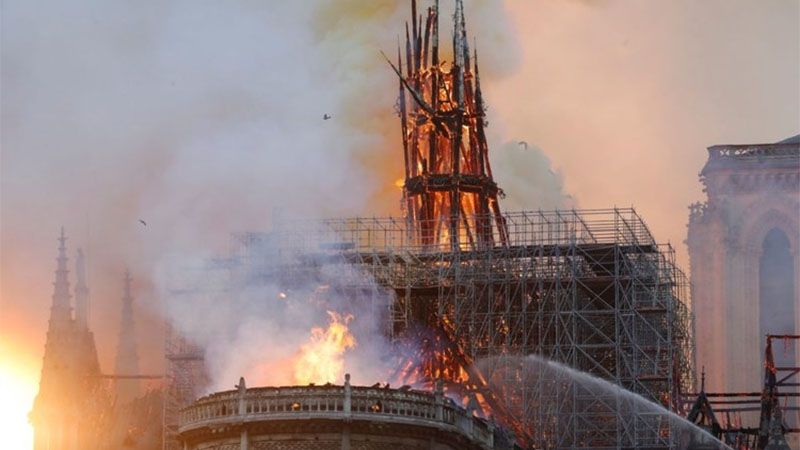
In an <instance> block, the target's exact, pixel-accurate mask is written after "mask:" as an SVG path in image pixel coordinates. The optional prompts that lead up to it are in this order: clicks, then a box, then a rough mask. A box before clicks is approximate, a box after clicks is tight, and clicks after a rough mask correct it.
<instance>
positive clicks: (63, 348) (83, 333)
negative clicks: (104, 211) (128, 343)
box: [30, 228, 100, 450]
mask: <svg viewBox="0 0 800 450" xmlns="http://www.w3.org/2000/svg"><path fill="white" fill-rule="evenodd" d="M66 241H67V238H66V237H65V236H64V229H63V228H62V229H61V236H60V238H59V247H58V258H57V259H56V261H57V265H56V280H55V283H53V301H52V306H51V307H50V323H49V326H48V330H47V341H46V343H45V351H44V360H43V362H42V375H41V379H40V382H39V393H38V394H37V396H36V400H35V401H34V404H33V409H32V411H31V413H30V421H31V423H32V425H33V429H34V450H48V449H65V450H72V449H74V450H78V449H83V448H90V445H91V444H92V443H93V442H96V434H95V433H96V432H97V430H98V423H97V420H99V419H98V417H97V415H96V414H94V411H96V409H95V407H96V399H97V394H98V392H99V387H100V378H99V375H100V365H99V363H98V360H97V350H96V348H95V344H94V335H93V334H92V332H91V331H89V329H88V327H87V326H83V325H82V326H78V323H77V321H76V320H74V319H73V318H72V306H71V304H70V300H71V295H70V284H69V278H68V275H69V271H68V270H67V249H66ZM81 259H82V258H80V256H79V260H81ZM78 270H79V271H80V270H82V269H78ZM79 284H80V281H79ZM87 292H88V288H87Z"/></svg>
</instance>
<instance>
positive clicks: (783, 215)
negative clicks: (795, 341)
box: [686, 135, 800, 392]
mask: <svg viewBox="0 0 800 450" xmlns="http://www.w3.org/2000/svg"><path fill="white" fill-rule="evenodd" d="M708 154H709V156H708V161H707V162H706V164H705V166H704V167H703V169H702V171H701V173H700V181H701V182H702V183H703V186H704V191H705V193H706V195H707V199H706V201H705V202H702V203H695V204H693V205H691V206H690V214H689V225H688V236H687V241H686V243H687V245H688V249H689V257H690V265H691V285H692V306H693V311H694V314H695V338H696V345H697V355H696V357H697V360H696V362H697V368H698V371H699V370H700V369H699V368H700V367H705V372H706V374H707V375H706V380H707V387H708V389H709V390H710V391H727V392H734V391H749V390H753V389H758V388H759V386H760V385H761V382H762V380H761V377H762V375H763V358H762V357H759V355H761V356H763V352H764V344H765V336H766V334H800V282H799V281H800V272H799V270H800V251H798V246H800V189H799V187H800V135H798V136H795V137H793V138H789V139H786V140H784V141H781V142H778V143H775V144H756V145H749V144H748V145H715V146H712V147H709V148H708ZM798 352H800V349H798V348H793V347H789V346H788V344H787V347H786V348H784V349H776V351H775V353H776V365H777V366H784V367H785V366H797V365H798V362H799V361H800V358H799V357H798V356H800V355H798Z"/></svg>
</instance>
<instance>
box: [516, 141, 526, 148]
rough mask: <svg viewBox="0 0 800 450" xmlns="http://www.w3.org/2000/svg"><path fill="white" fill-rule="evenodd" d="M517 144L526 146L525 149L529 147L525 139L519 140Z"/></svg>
mask: <svg viewBox="0 0 800 450" xmlns="http://www.w3.org/2000/svg"><path fill="white" fill-rule="evenodd" d="M517 145H519V146H520V147H523V148H525V150H527V149H528V143H527V142H525V141H519V142H517Z"/></svg>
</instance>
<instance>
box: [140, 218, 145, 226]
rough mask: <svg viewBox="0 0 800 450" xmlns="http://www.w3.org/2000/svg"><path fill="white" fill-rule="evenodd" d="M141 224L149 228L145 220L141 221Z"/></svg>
mask: <svg viewBox="0 0 800 450" xmlns="http://www.w3.org/2000/svg"><path fill="white" fill-rule="evenodd" d="M139 223H140V224H142V225H144V226H147V222H145V221H144V220H142V219H139Z"/></svg>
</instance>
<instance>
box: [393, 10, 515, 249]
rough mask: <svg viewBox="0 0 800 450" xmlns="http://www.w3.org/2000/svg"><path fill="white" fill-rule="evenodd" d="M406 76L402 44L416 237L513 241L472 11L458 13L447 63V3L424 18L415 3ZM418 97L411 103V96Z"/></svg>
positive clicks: (408, 196)
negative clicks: (503, 209)
mask: <svg viewBox="0 0 800 450" xmlns="http://www.w3.org/2000/svg"><path fill="white" fill-rule="evenodd" d="M411 10H412V18H411V33H410V34H409V30H408V24H406V45H405V54H406V56H405V67H406V70H405V73H404V72H403V61H402V55H401V49H400V46H398V52H397V53H398V55H397V66H395V65H394V64H392V63H391V62H389V64H391V65H392V67H393V68H394V70H395V72H396V73H397V76H398V77H399V79H400V93H399V96H400V98H399V102H398V105H399V109H400V111H399V113H400V125H401V130H402V135H403V152H404V154H403V156H404V161H405V183H404V185H403V207H404V209H405V214H406V216H407V217H408V221H409V226H410V227H411V229H412V231H413V234H414V236H415V239H416V240H417V241H418V243H420V244H421V245H423V246H426V247H440V248H442V247H443V248H444V249H448V248H449V249H452V250H462V249H476V248H489V247H492V246H493V245H495V243H499V244H501V245H506V244H507V243H508V232H507V229H506V225H505V221H504V219H503V217H502V215H501V214H500V205H499V202H498V197H502V195H503V192H502V190H501V189H500V188H499V187H498V186H497V184H496V183H495V182H494V180H493V178H492V170H491V167H490V165H489V155H488V143H487V140H486V134H485V131H484V128H485V127H486V122H485V120H484V116H485V110H484V105H483V98H482V96H481V91H480V84H479V81H478V65H477V53H476V54H475V57H474V64H473V61H471V58H470V49H469V44H468V39H467V31H466V20H465V18H464V5H463V2H462V1H461V0H456V7H455V14H454V15H453V22H454V28H453V62H452V63H448V62H444V61H440V60H439V2H438V0H437V1H436V2H435V3H434V6H433V7H430V8H428V9H427V14H426V16H425V20H424V26H423V17H422V15H420V16H419V17H418V16H417V2H416V0H413V1H412V3H411ZM407 96H408V97H410V99H409V98H407Z"/></svg>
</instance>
